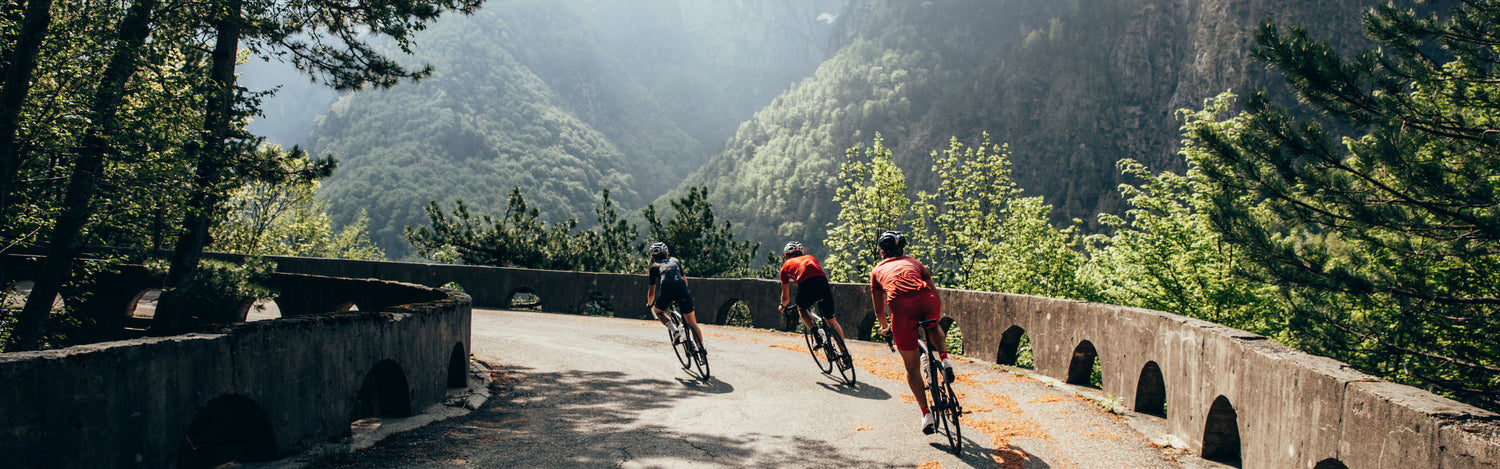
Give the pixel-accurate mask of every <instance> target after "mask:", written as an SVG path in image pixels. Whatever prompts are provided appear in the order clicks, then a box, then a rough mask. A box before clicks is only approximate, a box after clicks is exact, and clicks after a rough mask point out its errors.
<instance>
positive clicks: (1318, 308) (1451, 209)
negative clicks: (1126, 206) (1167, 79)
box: [1187, 0, 1500, 408]
mask: <svg viewBox="0 0 1500 469" xmlns="http://www.w3.org/2000/svg"><path fill="white" fill-rule="evenodd" d="M1364 19H1365V24H1366V33H1367V35H1368V36H1369V37H1370V38H1372V39H1374V40H1375V41H1377V42H1378V43H1379V44H1380V46H1381V47H1380V48H1379V49H1376V50H1370V51H1367V52H1363V53H1361V54H1358V55H1355V56H1353V57H1349V58H1344V57H1341V56H1340V55H1339V54H1338V53H1336V52H1335V49H1334V48H1333V47H1332V46H1330V45H1329V44H1328V43H1326V42H1321V41H1318V40H1315V39H1314V38H1312V37H1310V35H1309V34H1308V33H1307V31H1306V30H1305V29H1303V28H1300V27H1291V28H1288V29H1287V30H1285V31H1283V29H1282V28H1280V27H1279V26H1278V25H1276V24H1274V23H1267V24H1265V25H1264V26H1263V27H1262V28H1261V29H1260V31H1259V32H1258V34H1257V42H1258V43H1259V47H1258V48H1257V49H1256V51H1255V53H1254V54H1255V56H1256V58H1258V59H1259V60H1261V61H1263V62H1264V63H1266V64H1267V65H1268V66H1270V67H1273V68H1275V69H1277V70H1279V71H1281V72H1282V73H1283V74H1285V77H1286V82H1287V84H1288V85H1289V86H1290V88H1291V89H1292V90H1294V91H1295V92H1296V93H1297V95H1298V96H1299V97H1301V99H1302V100H1303V101H1304V102H1305V103H1307V104H1308V105H1310V106H1311V107H1313V108H1314V109H1315V110H1316V111H1318V112H1320V113H1321V116H1322V118H1321V120H1320V119H1307V118H1297V117H1294V115H1293V113H1292V111H1289V110H1286V109H1281V108H1278V107H1276V106H1273V105H1271V104H1269V103H1268V99H1267V98H1266V95H1265V93H1264V92H1257V93H1253V94H1252V95H1250V96H1249V98H1248V99H1246V100H1245V103H1244V107H1245V110H1244V112H1243V113H1242V114H1240V115H1238V116H1236V117H1233V118H1232V119H1229V120H1226V121H1221V122H1212V120H1213V119H1200V120H1196V121H1192V122H1189V124H1188V126H1187V131H1188V135H1189V137H1190V138H1191V139H1192V140H1194V141H1195V143H1193V144H1194V145H1198V146H1200V147H1201V148H1202V149H1203V150H1204V151H1203V152H1201V153H1199V156H1198V157H1196V158H1195V159H1194V160H1193V161H1192V163H1194V164H1195V165H1197V168H1198V171H1200V172H1201V174H1202V175H1203V176H1205V178H1206V179H1205V180H1206V181H1207V183H1208V187H1209V188H1210V196H1211V197H1212V199H1213V201H1214V203H1213V204H1212V208H1211V209H1210V217H1211V220H1212V222H1213V224H1214V226H1215V227H1216V229H1218V230H1221V231H1222V232H1223V233H1224V234H1225V239H1226V241H1228V242H1231V243H1236V244H1240V245H1243V246H1246V247H1247V248H1248V249H1249V251H1248V253H1247V257H1248V258H1249V259H1251V260H1252V261H1253V263H1254V265H1253V266H1251V267H1250V268H1248V269H1246V271H1245V273H1247V274H1249V275H1250V276H1251V277H1252V278H1254V279H1256V280H1261V281H1265V282H1269V283H1272V284H1275V285H1279V286H1282V287H1283V291H1284V292H1285V298H1286V299H1287V301H1288V302H1289V303H1290V305H1289V309H1290V312H1291V314H1290V317H1289V318H1288V319H1289V321H1290V324H1291V327H1292V328H1293V329H1294V333H1296V334H1298V335H1299V337H1300V339H1299V340H1301V341H1302V343H1301V344H1299V345H1300V346H1301V347H1303V348H1305V349H1309V350H1311V351H1314V352H1316V353H1321V354H1326V355H1329V356H1333V357H1335V358H1339V359H1343V360H1346V361H1349V362H1350V363H1351V364H1353V365H1355V366H1356V367H1357V368H1360V369H1362V370H1365V371H1367V372H1372V373H1375V374H1379V375H1381V376H1383V377H1385V378H1387V379H1391V380H1393V381H1397V382H1403V383H1409V384H1414V385H1419V386H1423V387H1425V388H1428V389H1431V390H1434V391H1437V392H1440V393H1443V394H1446V395H1449V396H1453V397H1456V398H1459V399H1461V400H1464V401H1467V402H1471V403H1475V404H1477V405H1481V406H1485V407H1489V408H1500V314H1497V313H1500V152H1497V151H1496V150H1497V146H1500V131H1497V130H1500V128H1497V119H1500V81H1497V78H1500V74H1497V71H1496V66H1497V63H1500V51H1497V49H1496V47H1495V46H1496V44H1500V1H1497V0H1474V1H1467V2H1463V3H1462V4H1461V5H1459V6H1458V7H1457V8H1455V9H1454V10H1453V12H1452V14H1451V16H1450V17H1448V18H1440V17H1438V16H1435V15H1434V16H1424V15H1420V14H1418V13H1416V12H1413V11H1409V10H1406V11H1403V10H1398V9H1396V8H1395V7H1393V6H1389V5H1388V6H1382V7H1378V8H1375V9H1372V10H1370V11H1369V12H1367V13H1366V14H1365V18H1364ZM1245 195H1249V199H1248V200H1249V201H1250V202H1244V200H1245V199H1243V198H1242V197H1243V196H1245Z"/></svg>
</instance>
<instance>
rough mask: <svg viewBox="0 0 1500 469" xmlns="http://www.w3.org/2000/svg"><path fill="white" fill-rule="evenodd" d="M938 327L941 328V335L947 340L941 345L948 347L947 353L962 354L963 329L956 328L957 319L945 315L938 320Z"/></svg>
mask: <svg viewBox="0 0 1500 469" xmlns="http://www.w3.org/2000/svg"><path fill="white" fill-rule="evenodd" d="M938 327H941V328H942V329H943V337H944V338H945V339H946V340H947V342H948V343H946V344H943V345H944V347H946V348H947V349H948V353H952V354H956V355H963V354H964V331H963V330H961V329H959V328H958V321H954V320H953V318H947V317H945V318H943V319H941V320H939V321H938Z"/></svg>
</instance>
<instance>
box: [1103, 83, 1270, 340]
mask: <svg viewBox="0 0 1500 469" xmlns="http://www.w3.org/2000/svg"><path fill="white" fill-rule="evenodd" d="M1224 104H1227V103H1225V102H1223V101H1218V102H1216V103H1215V104H1213V105H1212V106H1211V107H1210V108H1209V109H1208V110H1205V111H1204V112H1205V113H1208V114H1201V113H1199V114H1185V115H1186V116H1187V117H1188V122H1189V124H1187V125H1188V126H1193V125H1200V124H1202V123H1203V119H1205V118H1208V116H1209V115H1211V114H1213V112H1215V111H1214V110H1215V109H1220V110H1221V109H1222V108H1221V107H1219V106H1222V105H1224ZM1201 151H1202V149H1201V148H1198V147H1196V146H1194V145H1192V143H1191V142H1189V143H1188V145H1186V148H1185V149H1184V150H1183V153H1184V155H1187V157H1188V158H1195V156H1193V155H1196V154H1197V153H1198V152H1201ZM1119 167H1120V171H1121V172H1122V173H1125V174H1128V175H1131V176H1134V177H1135V178H1136V179H1138V180H1140V181H1142V182H1141V184H1139V185H1129V184H1123V185H1121V186H1120V192H1121V194H1123V195H1124V197H1125V199H1126V201H1127V203H1128V204H1129V206H1130V207H1131V208H1130V210H1128V211H1126V212H1125V215H1124V217H1121V216H1117V215H1112V214H1100V215H1099V220H1100V224H1101V225H1103V226H1107V227H1110V228H1112V229H1113V230H1114V233H1113V234H1111V235H1108V236H1105V235H1094V236H1091V237H1089V239H1088V241H1089V248H1088V253H1089V262H1088V264H1087V266H1086V267H1085V268H1084V270H1085V273H1084V274H1082V275H1083V276H1085V277H1087V278H1088V279H1089V281H1090V282H1092V283H1093V286H1094V287H1095V288H1097V289H1098V290H1099V296H1100V298H1101V300H1102V301H1105V302H1108V303H1112V304H1118V305H1125V306H1135V307H1139V308H1147V309H1154V310H1158V311H1166V312H1170V313H1175V314H1181V315H1183V316H1188V317H1194V318H1198V319H1203V320H1206V321H1211V322H1215V323H1218V324H1224V325H1227V326H1231V327H1235V328H1240V329H1245V330H1248V331H1252V332H1257V333H1260V334H1265V335H1268V336H1272V337H1276V338H1277V339H1278V340H1283V341H1287V340H1288V339H1289V337H1288V336H1286V335H1285V334H1282V333H1280V331H1282V330H1284V328H1285V324H1284V323H1283V322H1282V321H1281V320H1279V318H1277V315H1275V314H1274V313H1273V312H1274V311H1276V310H1277V309H1278V308H1279V304H1278V303H1277V302H1276V295H1275V293H1274V291H1271V290H1270V289H1268V288H1267V287H1266V286H1264V285H1260V284H1256V283H1254V282H1246V281H1245V280H1244V279H1243V278H1241V277H1238V276H1236V275H1234V273H1235V272H1236V271H1237V270H1240V269H1241V268H1242V265H1243V263H1244V262H1245V255H1246V253H1245V251H1244V249H1242V248H1240V247H1239V246H1236V245H1234V244H1231V243H1228V242H1226V241H1225V240H1224V238H1223V236H1221V235H1220V234H1219V233H1218V232H1217V231H1215V230H1214V227H1213V225H1212V223H1210V221H1209V219H1208V214H1207V212H1206V210H1207V209H1208V205H1209V204H1210V201H1209V200H1208V194H1207V193H1206V192H1205V191H1204V189H1205V188H1204V186H1203V182H1202V181H1201V180H1200V178H1199V177H1198V175H1197V173H1196V172H1194V173H1189V174H1188V175H1187V176H1182V175H1177V174H1174V173H1171V172H1162V173H1159V174H1151V173H1150V172H1149V171H1148V170H1147V169H1146V167H1145V166H1144V165H1142V164H1141V163H1139V162H1136V161H1134V160H1129V159H1126V160H1120V162H1119Z"/></svg>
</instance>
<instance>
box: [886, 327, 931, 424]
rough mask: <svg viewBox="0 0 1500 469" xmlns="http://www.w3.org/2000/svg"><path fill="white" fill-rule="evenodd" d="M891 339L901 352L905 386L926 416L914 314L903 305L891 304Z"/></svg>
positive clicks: (925, 401)
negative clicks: (904, 369)
mask: <svg viewBox="0 0 1500 469" xmlns="http://www.w3.org/2000/svg"><path fill="white" fill-rule="evenodd" d="M890 306H891V339H892V341H893V342H895V345H896V350H897V351H899V352H901V362H902V363H903V364H904V365H905V366H906V385H907V386H909V387H911V393H912V395H913V396H916V398H917V406H918V407H920V408H921V409H922V414H923V415H926V414H927V393H926V392H924V390H925V389H926V386H924V385H923V384H922V368H921V366H922V360H921V356H922V355H921V353H922V352H921V351H920V350H917V347H918V343H917V330H916V329H917V328H916V325H917V324H916V322H917V321H916V316H917V315H916V314H914V312H913V310H912V309H911V308H910V307H909V306H908V305H904V304H891V305H890Z"/></svg>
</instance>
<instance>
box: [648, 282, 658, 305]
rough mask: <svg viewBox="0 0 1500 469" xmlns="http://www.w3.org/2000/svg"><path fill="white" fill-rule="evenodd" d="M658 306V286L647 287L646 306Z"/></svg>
mask: <svg viewBox="0 0 1500 469" xmlns="http://www.w3.org/2000/svg"><path fill="white" fill-rule="evenodd" d="M654 304H656V284H654V283H653V284H651V285H650V286H648V287H646V306H651V305H654Z"/></svg>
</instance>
